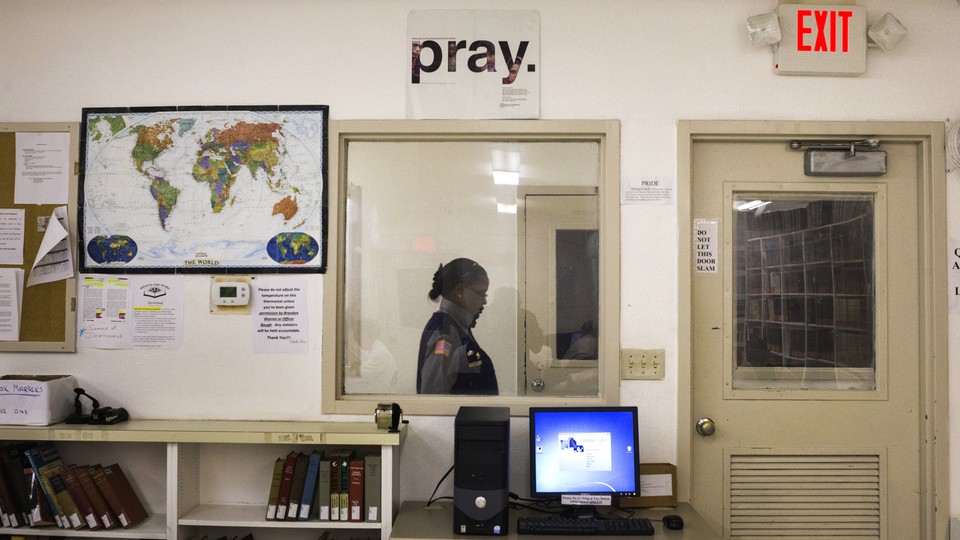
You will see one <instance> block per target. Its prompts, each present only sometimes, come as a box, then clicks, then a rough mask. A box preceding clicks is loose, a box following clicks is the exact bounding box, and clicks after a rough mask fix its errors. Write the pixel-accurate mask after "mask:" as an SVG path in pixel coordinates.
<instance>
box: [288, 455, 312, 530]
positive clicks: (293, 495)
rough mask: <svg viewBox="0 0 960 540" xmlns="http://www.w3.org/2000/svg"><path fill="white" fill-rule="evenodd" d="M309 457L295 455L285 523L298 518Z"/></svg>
mask: <svg viewBox="0 0 960 540" xmlns="http://www.w3.org/2000/svg"><path fill="white" fill-rule="evenodd" d="M309 467H310V456H309V455H307V454H304V453H303V452H300V453H299V454H297V463H296V468H295V469H294V471H293V483H292V484H291V485H290V505H289V506H288V507H287V521H296V520H297V518H299V517H300V501H301V499H303V485H304V484H305V483H306V480H307V469H308V468H309Z"/></svg>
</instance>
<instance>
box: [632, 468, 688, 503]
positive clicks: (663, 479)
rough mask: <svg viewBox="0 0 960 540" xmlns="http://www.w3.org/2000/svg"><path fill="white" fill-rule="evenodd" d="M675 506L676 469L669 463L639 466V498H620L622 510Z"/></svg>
mask: <svg viewBox="0 0 960 540" xmlns="http://www.w3.org/2000/svg"><path fill="white" fill-rule="evenodd" d="M676 505H677V467H676V466H674V465H672V464H670V463H641V464H640V496H639V497H621V498H620V506H622V507H624V508H654V507H673V506H676Z"/></svg>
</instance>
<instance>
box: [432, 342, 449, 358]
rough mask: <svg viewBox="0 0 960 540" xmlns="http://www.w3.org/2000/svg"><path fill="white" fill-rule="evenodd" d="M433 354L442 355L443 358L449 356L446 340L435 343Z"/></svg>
mask: <svg viewBox="0 0 960 540" xmlns="http://www.w3.org/2000/svg"><path fill="white" fill-rule="evenodd" d="M433 354H442V355H444V356H450V343H449V342H448V341H446V340H443V339H441V340H440V341H438V342H437V345H436V346H435V347H434V348H433Z"/></svg>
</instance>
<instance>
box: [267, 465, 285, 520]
mask: <svg viewBox="0 0 960 540" xmlns="http://www.w3.org/2000/svg"><path fill="white" fill-rule="evenodd" d="M283 463H284V459H283V458H282V457H279V458H277V460H276V461H274V462H273V477H272V478H271V479H270V492H269V494H268V495H267V520H268V521H273V520H275V519H277V497H278V496H279V495H280V480H281V479H282V478H283Z"/></svg>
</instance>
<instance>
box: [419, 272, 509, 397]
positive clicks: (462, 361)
mask: <svg viewBox="0 0 960 540" xmlns="http://www.w3.org/2000/svg"><path fill="white" fill-rule="evenodd" d="M489 287H490V280H489V278H488V277H487V272H486V270H484V269H483V267H482V266H480V265H479V264H477V263H476V262H474V261H472V260H470V259H465V258H460V259H454V260H452V261H450V262H449V263H447V264H445V265H443V264H442V265H440V268H438V269H437V271H436V272H435V273H434V275H433V286H432V288H431V289H430V292H429V294H428V296H429V297H430V300H432V301H434V302H436V301H437V300H439V301H440V305H439V306H438V308H437V311H436V312H434V314H433V315H432V316H431V317H430V320H429V321H427V324H426V326H425V327H424V329H423V334H422V336H421V337H420V352H419V358H418V361H417V393H418V394H488V395H496V394H498V393H499V389H498V387H497V374H496V371H495V370H494V367H493V361H492V360H491V359H490V357H489V356H488V355H487V353H486V352H484V351H483V349H482V348H481V347H480V344H479V343H477V340H476V339H475V338H474V337H473V332H472V331H471V328H473V327H474V326H475V325H476V323H477V318H478V317H479V316H480V313H481V312H482V311H483V306H484V305H485V304H486V303H487V289H488V288H489Z"/></svg>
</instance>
